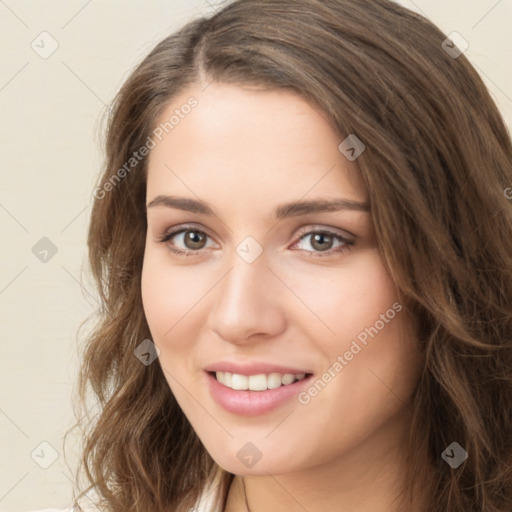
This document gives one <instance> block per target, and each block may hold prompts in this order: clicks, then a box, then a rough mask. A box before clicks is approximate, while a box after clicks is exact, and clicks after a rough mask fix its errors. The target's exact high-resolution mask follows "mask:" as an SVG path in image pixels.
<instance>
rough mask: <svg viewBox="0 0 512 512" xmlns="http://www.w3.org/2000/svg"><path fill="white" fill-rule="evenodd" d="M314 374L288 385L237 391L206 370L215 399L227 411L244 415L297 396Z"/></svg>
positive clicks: (261, 411)
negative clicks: (262, 389) (259, 389)
mask: <svg viewBox="0 0 512 512" xmlns="http://www.w3.org/2000/svg"><path fill="white" fill-rule="evenodd" d="M311 377H312V375H310V376H309V377H306V378H304V379H302V380H299V381H296V382H294V383H293V384H288V385H287V386H280V387H278V388H275V389H267V390H265V391H249V390H241V391H237V390H234V389H231V388H228V387H227V386H224V384H221V383H220V382H219V381H218V380H217V379H216V378H215V376H214V375H212V374H210V373H208V372H206V378H207V380H208V385H209V386H210V393H211V395H212V397H213V399H214V400H215V401H216V402H217V403H218V404H219V405H220V406H221V407H223V408H224V409H226V411H228V412H232V413H234V414H239V415H242V416H258V415H260V414H265V413H267V412H270V411H272V410H274V409H276V408H277V407H279V406H280V405H282V404H283V403H284V402H286V401H287V400H290V398H292V397H294V396H297V395H298V394H299V393H300V391H301V389H302V388H303V387H305V386H306V385H307V384H309V381H310V379H311Z"/></svg>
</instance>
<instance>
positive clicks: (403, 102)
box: [77, 0, 512, 512]
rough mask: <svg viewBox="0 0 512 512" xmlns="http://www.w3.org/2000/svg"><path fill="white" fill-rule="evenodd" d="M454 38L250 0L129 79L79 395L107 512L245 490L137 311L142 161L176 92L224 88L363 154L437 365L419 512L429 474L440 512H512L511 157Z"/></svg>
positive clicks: (376, 208) (422, 399) (367, 7)
mask: <svg viewBox="0 0 512 512" xmlns="http://www.w3.org/2000/svg"><path fill="white" fill-rule="evenodd" d="M445 38H446V36H445V35H444V34H443V33H442V32H441V31H440V30H439V29H438V28H437V27H436V26H435V25H433V24H432V23H431V22H430V21H428V20H426V19H425V18H424V17H422V16H420V15H418V14H415V13H413V12H411V11H409V10H407V9H405V8H403V7H401V6H399V5H397V4H395V3H393V2H390V1H387V0H325V1H320V0H279V1H278V2H276V1H274V0H237V1H234V2H232V3H230V4H229V5H227V6H226V7H225V8H223V9H222V10H221V11H219V12H218V13H216V14H215V15H211V16H209V17H201V18H198V19H194V20H192V21H191V22H189V23H188V24H186V25H185V26H184V27H183V28H182V29H181V30H179V31H177V32H175V33H173V34H171V35H170V36H169V37H167V38H166V39H164V40H163V41H161V42H160V43H159V44H158V45H156V47H155V48H154V49H153V50H152V51H151V52H150V53H149V54H148V55H147V56H146V57H145V58H144V59H143V60H142V62H141V63H140V64H139V65H137V67H136V68H135V69H134V70H133V71H132V73H131V75H130V76H129V77H128V79H127V80H126V81H125V83H124V85H123V86H122V87H121V89H120V91H119V92H118V94H117V96H116V97H115V99H114V101H113V104H112V107H111V112H110V114H109V118H108V127H107V131H106V138H105V148H104V149H105V155H106V158H105V165H104V169H103V172H102V175H101V176H100V178H99V182H98V188H97V189H96V190H95V193H94V196H95V198H94V203H93V208H92V215H91V222H90V228H89V234H88V250H89V260H90V269H91V271H92V275H93V276H94V279H95V283H96V285H97V289H98V293H99V297H100V300H101V307H100V310H99V312H98V313H97V316H95V324H94V328H93V330H92V331H91V332H90V333H89V334H88V336H87V339H86V341H85V343H84V346H83V354H82V356H81V358H82V365H81V368H80V374H79V379H78V385H77V400H78V401H79V404H80V408H79V411H78V413H77V414H78V416H79V423H80V425H81V426H83V424H84V425H85V426H83V439H84V443H83V451H82V457H81V461H80V471H82V472H83V475H84V476H85V478H86V480H87V485H88V488H87V489H86V490H89V489H91V488H94V489H95V490H96V491H97V492H98V494H99V495H100V496H101V499H102V504H103V505H105V508H106V509H107V510H108V511H109V512H147V511H148V510H151V511H153V512H164V511H166V512H170V511H172V512H182V511H185V510H187V509H188V508H189V507H191V506H193V505H194V503H195V502H196V500H197V498H198V496H199V494H200V492H201V490H202V489H203V487H204V486H205V484H206V483H207V482H209V481H211V479H212V478H213V474H214V473H216V474H221V475H222V479H221V482H222V485H221V486H220V487H219V500H220V502H223V503H225V500H226V496H227V491H228V488H229V485H230V483H231V481H232V479H233V475H232V474H230V473H228V472H227V471H224V470H222V469H221V468H219V467H218V466H217V464H216V463H215V461H214V460H213V459H212V458H211V457H210V455H209V454H208V453H207V451H206V449H205V448H204V446H203V445H202V444H201V442H200V440H199V438H198V437H197V435H196V433H195V432H194V430H193V428H192V427H191V425H190V423H189V422H188V420H187V418H186V417H185V415H184V414H183V412H182V410H181V409H180V407H179V405H178V403H177V402H176V400H175V398H174V396H173V394H172V392H171V391H170V389H169V386H168V384H167V382H166V380H165V378H164V375H163V373H162V369H161V367H160V365H159V364H152V365H149V366H146V365H144V364H141V362H140V361H139V360H138V359H137V358H136V357H135V356H134V350H135V348H136V347H137V346H138V345H139V344H140V343H141V342H142V341H143V340H144V339H146V338H150V337H151V336H150V331H149V328H148V324H147V322H146V319H145V316H144V311H143V307H142V301H141V270H142V261H143V254H144V243H145V234H146V216H145V192H146V189H145V187H146V172H147V168H146V163H147V158H141V159H140V161H139V160H137V161H136V162H134V161H131V160H130V159H131V158H132V157H133V155H134V153H135V152H137V151H138V150H139V149H140V148H141V147H142V146H144V145H145V144H146V142H147V140H148V137H149V136H150V135H151V133H152V130H154V128H155V121H156V119H157V118H159V116H160V115H161V114H162V112H163V111H164V109H165V108H166V107H167V106H168V105H169V103H170V102H172V100H173V98H175V97H176V95H178V94H179V93H181V92H182V91H184V90H185V89H186V88H187V86H189V85H191V84H193V83H201V82H202V83H208V82H210V81H218V82H223V83H230V84H238V85H251V86H256V87H263V88H266V89H284V90H289V91H293V92H296V93H298V94H300V95H301V96H302V97H303V98H304V99H305V100H306V101H308V102H309V103H310V104H312V105H314V106H315V107H317V108H319V109H321V110H322V111H323V112H325V113H326V114H327V116H328V119H329V120H330V122H332V126H333V128H334V129H336V130H337V131H338V132H339V134H340V136H341V137H342V138H344V137H346V136H347V135H349V134H356V135H357V137H358V138H359V139H360V140H362V141H363V142H364V144H365V146H366V150H365V151H364V153H362V154H361V156H360V157H359V158H358V159H357V163H358V167H359V171H360V173H361V176H362V177H363V179H364V183H365V185H366V187H367V190H368V194H369V200H370V206H371V218H372V222H373V226H374V229H375V233H376V236H377V240H378V245H379V250H380V252H381V255H382V258H383V261H384V262H385V263H386V265H387V266H388V267H389V271H390V274H391V276H392V278H393V279H394V281H395V282H396V284H397V287H398V288H399V290H400V293H401V295H402V296H403V298H404V301H405V302H404V305H405V307H406V308H407V309H408V310H409V311H410V312H411V313H412V314H413V317H414V318H415V320H416V333H417V343H418V344H419V346H420V348H421V351H422V353H423V355H424V366H423V369H422V372H421V374H420V376H419V380H418V383H417V387H416V389H415V392H414V396H413V401H412V403H411V407H412V410H413V416H412V423H411V426H410V431H409V438H408V439H407V453H408V454H409V456H408V463H409V468H410V470H409V471H408V473H407V475H405V476H406V477H407V479H408V485H407V486H406V492H405V493H404V495H403V496H402V498H403V506H404V510H407V507H408V504H410V503H412V497H413V494H414V492H415V490H417V486H418V482H419V481H421V477H422V475H424V474H425V472H426V471H427V469H428V470H429V474H431V475H433V476H431V477H430V479H429V482H428V486H429V487H428V489H427V490H428V492H427V495H428V503H427V506H426V509H425V512H445V511H447V510H449V511H450V512H477V511H479V512H480V511H485V512H503V511H505V510H507V511H510V510H512V428H511V424H512V250H511V246H512V200H510V195H512V194H508V195H507V193H506V190H511V192H512V189H510V188H509V187H512V163H511V162H512V146H511V140H510V135H509V133H508V132H507V129H506V127H505V125H504V122H503V120H502V118H501V116H500V114H499V112H498V109H497V107H496V105H495V104H494V102H493V101H492V99H491V96H490V94H489V92H488V91H487V89H486V87H485V85H484V83H483V81H482V80H481V78H480V76H479V75H478V74H477V72H476V71H475V69H474V68H473V67H472V66H471V64H470V63H469V61H468V60H467V58H466V57H465V56H464V55H460V56H459V57H458V58H453V55H452V56H450V55H449V54H448V53H447V52H446V51H445V50H444V49H443V47H442V43H443V41H444V40H445ZM199 108H200V106H199ZM340 140H342V139H340ZM127 162H130V166H129V167H128V168H127V167H126V163H127ZM123 166H124V169H125V172H124V173H122V172H121V171H120V169H122V168H123ZM115 176H117V178H115ZM121 178H122V179H121ZM113 179H114V180H115V181H113ZM91 398H92V400H93V401H94V404H92V405H91V404H90V403H89V402H90V400H91ZM93 408H97V412H96V413H95V414H92V410H93ZM454 441H455V442H457V443H459V445H461V446H462V447H463V448H464V449H465V450H466V451H467V453H468V458H467V459H466V460H465V462H464V463H463V464H462V465H461V466H459V467H458V468H452V467H451V466H450V465H449V464H447V463H446V462H445V461H444V460H443V458H442V457H441V454H442V452H443V450H445V449H446V447H447V446H449V445H450V444H451V443H452V442H454ZM425 460H427V461H428V464H429V465H430V466H429V467H428V468H427V467H425V463H424V461H425ZM420 461H421V463H420ZM77 475H78V472H77ZM77 478H78V476H77ZM86 490H84V491H82V493H81V496H82V495H83V494H84V493H85V492H86ZM409 510H410V509H409Z"/></svg>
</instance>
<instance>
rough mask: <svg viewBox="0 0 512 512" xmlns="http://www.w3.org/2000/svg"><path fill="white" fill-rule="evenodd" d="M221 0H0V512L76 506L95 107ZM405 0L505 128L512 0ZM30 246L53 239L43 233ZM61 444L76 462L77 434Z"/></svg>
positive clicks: (97, 159) (97, 136)
mask: <svg viewBox="0 0 512 512" xmlns="http://www.w3.org/2000/svg"><path fill="white" fill-rule="evenodd" d="M220 3H222V2H214V0H210V1H209V2H208V1H206V0H188V1H187V0H151V1H142V0H138V1H135V0H129V1H121V0H89V1H86V0H67V1H64V0H62V1H45V2H40V1H37V0H33V1H28V0H24V1H16V0H0V63H1V65H0V112H1V122H0V149H1V153H0V176H1V181H0V229H1V237H0V248H1V250H0V258H1V259H0V269H1V270H0V315H1V316H0V318H1V322H0V336H1V338H0V339H1V345H0V346H1V349H2V351H1V356H0V511H2V512H4V511H5V512H15V511H27V510H32V509H37V508H45V507H65V506H68V505H69V504H70V502H71V501H70V500H71V490H72V483H71V481H70V478H71V474H72V473H71V472H70V469H69V468H68V466H67V464H66V462H65V460H64V452H63V435H64V432H65V431H66V430H67V429H68V428H69V427H70V426H71V425H72V424H73V421H74V418H73V414H72V403H71V394H72V391H73V386H74V383H75V376H76V372H77V364H78V360H77V335H78V328H79V325H80V323H81V322H82V321H83V320H85V319H86V317H87V316H88V315H89V314H91V313H92V312H93V311H94V310H95V306H96V304H95V298H94V296H95V292H94V289H93V288H92V286H91V284H90V279H89V278H88V276H87V273H86V272H85V271H82V269H84V268H86V267H85V264H86V259H85V258H86V231H87V224H88V216H89V214H90V205H91V199H92V191H93V187H94V184H95V180H96V178H97V174H98V172H99V170H100V168H101V162H102V155H101V146H100V142H101V133H102V126H101V123H100V115H101V113H102V111H103V110H104V109H105V108H106V106H108V103H109V102H110V101H111V100H112V98H113V96H114V94H115V93H116V91H117V90H118V88H119V87H120V86H121V84H122V83H123V81H124V79H125V78H126V77H127V75H128V73H129V71H130V70H131V69H133V67H134V66H135V65H136V64H137V63H138V62H140V60H141V59H142V58H143V57H144V56H145V55H146V54H147V53H148V52H149V50H150V49H152V48H153V46H154V45H155V44H156V43H157V42H158V41H160V40H161V39H163V38H164V37H166V36H167V35H168V34H169V33H171V32H172V31H174V30H175V29H177V28H179V27H180V26H181V25H183V24H184V23H185V22H186V21H188V20H190V19H192V18H194V17H196V16H197V15H199V14H205V15H207V14H210V13H212V12H213V10H214V9H215V8H216V6H218V4H220ZM400 3H402V4H403V5H405V6H406V7H409V8H411V9H413V10H415V11H417V12H421V13H423V14H424V15H426V16H427V17H428V18H430V19H431V20H433V21H434V22H435V23H436V24H437V25H438V26H439V27H440V28H441V29H442V30H443V31H444V32H445V33H446V34H449V33H451V32H452V31H457V32H458V33H460V34H461V35H462V36H463V37H464V39H466V40H467V42H468V43H469V48H468V50H467V51H466V55H467V56H468V57H469V59H470V60H471V61H472V62H473V64H474V65H476V66H477V69H478V71H479V72H480V74H481V75H482V77H483V78H484V80H485V82H486V84H487V85H488V87H489V89H490V91H491V93H492V95H493V97H494V99H495V101H496V102H497V104H498V106H499V108H500V110H501V112H502V113H503V115H504V117H505V120H506V122H507V124H508V126H509V129H510V127H512V99H511V98H512V71H511V69H512V68H511V66H510V61H509V56H510V54H511V53H512V38H511V37H510V25H511V21H512V2H511V1H510V0H500V1H498V0H474V1H468V0H456V1H449V2H447V1H446V0H414V2H413V1H411V0H401V2H400ZM44 31H46V32H48V33H49V34H50V35H51V38H53V39H54V40H55V41H56V42H57V43H58V48H57V50H56V51H55V52H54V53H53V54H52V55H50V56H49V57H47V58H42V57H41V56H40V53H44V52H45V51H46V52H47V51H49V50H50V49H51V44H52V40H51V39H50V38H49V36H46V35H43V36H41V35H40V34H41V33H42V32H44ZM33 41H34V43H33ZM441 42H442V41H439V44H440V45H441ZM54 44H55V43H54ZM31 45H33V46H34V47H35V48H38V52H39V53H37V52H36V51H35V50H34V49H33V47H32V46H31ZM510 185H511V186H512V183H511V184H510ZM43 237H46V238H48V239H49V240H50V241H51V243H52V244H53V245H54V246H55V249H56V250H57V252H56V253H55V254H54V255H52V252H51V250H50V252H49V253H48V254H42V253H40V256H39V257H36V254H34V252H33V250H32V248H33V247H34V246H35V245H36V244H37V243H38V242H39V241H40V240H41V239H42V238H43ZM39 243H40V244H43V246H42V247H43V249H44V248H45V247H46V248H48V246H44V244H48V242H47V241H46V242H39ZM38 247H39V246H36V248H38ZM55 249H54V251H55ZM35 252H36V253H37V251H35ZM41 257H43V258H44V257H45V258H47V261H46V262H44V261H40V259H39V258H41ZM81 283H82V284H81ZM41 443H44V444H42V445H41ZM45 443H48V444H45ZM66 446H67V450H66V454H67V457H68V459H67V460H68V462H69V464H70V466H71V468H72V469H73V471H74V468H75V463H76V449H75V450H73V446H75V447H76V446H77V445H76V440H75V442H73V439H71V441H69V442H68V443H66ZM55 457H57V458H56V460H55V461H54V462H53V463H52V461H53V459H54V458H55ZM50 463H51V465H49V467H47V468H46V469H45V468H44V467H42V466H45V465H48V464H50Z"/></svg>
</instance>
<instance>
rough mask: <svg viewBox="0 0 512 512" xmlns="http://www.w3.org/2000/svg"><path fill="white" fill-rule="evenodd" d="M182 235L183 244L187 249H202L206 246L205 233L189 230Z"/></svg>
mask: <svg viewBox="0 0 512 512" xmlns="http://www.w3.org/2000/svg"><path fill="white" fill-rule="evenodd" d="M183 233H184V237H183V243H184V244H185V247H186V248H187V249H192V250H194V249H196V250H197V249H202V248H203V247H204V246H205V245H206V240H207V235H206V234H205V233H202V232H201V231H196V230H191V229H189V230H186V231H184V232H183Z"/></svg>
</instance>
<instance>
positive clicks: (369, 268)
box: [290, 249, 398, 343]
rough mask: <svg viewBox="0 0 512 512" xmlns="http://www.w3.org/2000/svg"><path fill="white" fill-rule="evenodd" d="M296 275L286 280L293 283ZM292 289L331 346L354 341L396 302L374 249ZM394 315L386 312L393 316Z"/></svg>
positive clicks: (312, 274) (396, 296)
mask: <svg viewBox="0 0 512 512" xmlns="http://www.w3.org/2000/svg"><path fill="white" fill-rule="evenodd" d="M324 270H325V271H324ZM297 275H298V274H297V273H295V276H292V275H290V281H291V280H292V279H295V280H297ZM300 275H301V276H304V273H301V274H300ZM295 287H296V289H298V290H299V293H300V295H301V296H302V297H304V298H305V300H304V302H306V303H307V304H308V305H311V309H312V310H313V311H314V312H315V314H317V316H318V317H319V318H320V319H321V320H322V321H323V322H324V323H325V324H326V325H327V326H328V327H329V328H330V330H331V334H332V337H330V338H331V339H332V341H333V342H334V343H339V342H340V341H342V340H351V339H353V338H355V337H356V336H357V335H358V334H360V333H361V332H363V331H364V329H365V328H369V327H371V326H373V325H374V324H375V322H376V321H379V318H380V315H381V314H386V311H388V310H390V308H391V309H392V306H393V304H394V303H395V302H398V295H397V290H396V287H395V284H394V283H393V281H392V279H391V277H390V276H389V274H388V272H387V270H386V268H385V266H384V265H383V263H382V260H381V258H380V255H379V253H378V251H377V249H371V250H367V251H362V252H361V253H360V254H359V255H358V257H357V259H354V260H353V263H351V264H350V265H349V266H346V267H340V268H333V267H330V268H326V269H323V270H322V272H318V271H317V272H315V273H310V277H309V278H306V279H304V277H302V278H301V281H297V282H296V285H295ZM394 313H395V311H394V310H392V311H391V312H390V314H391V315H393V316H395V314H394ZM380 323H381V321H380V322H379V325H380Z"/></svg>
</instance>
